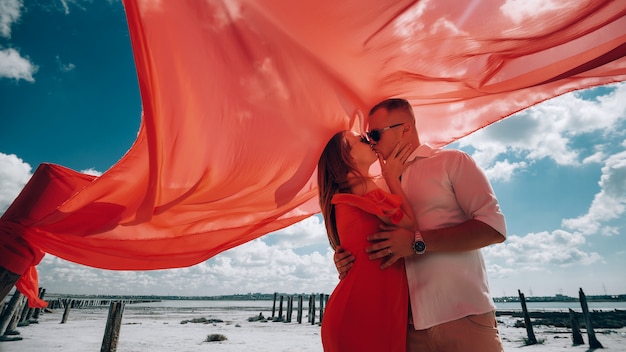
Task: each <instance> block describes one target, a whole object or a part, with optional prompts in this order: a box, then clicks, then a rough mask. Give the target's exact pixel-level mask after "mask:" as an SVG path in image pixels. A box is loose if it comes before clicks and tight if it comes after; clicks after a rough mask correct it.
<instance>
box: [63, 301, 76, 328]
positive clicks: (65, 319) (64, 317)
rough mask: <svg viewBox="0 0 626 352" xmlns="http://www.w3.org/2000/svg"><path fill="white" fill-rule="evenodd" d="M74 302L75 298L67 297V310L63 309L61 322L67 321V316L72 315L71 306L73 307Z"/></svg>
mask: <svg viewBox="0 0 626 352" xmlns="http://www.w3.org/2000/svg"><path fill="white" fill-rule="evenodd" d="M73 302H74V300H73V299H69V298H68V299H66V300H65V310H64V311H63V318H62V319H61V324H65V322H66V321H67V317H68V316H69V315H70V308H71V307H72V303H73Z"/></svg>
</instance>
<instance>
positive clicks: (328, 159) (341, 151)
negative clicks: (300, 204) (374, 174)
mask: <svg viewBox="0 0 626 352" xmlns="http://www.w3.org/2000/svg"><path fill="white" fill-rule="evenodd" d="M344 133H346V132H345V131H341V132H337V133H336V134H335V135H334V136H333V137H332V138H331V139H330V140H329V141H328V143H327V144H326V147H325V148H324V151H323V152H322V155H321V156H320V160H319V162H318V164H317V188H318V195H319V202H320V208H321V211H322V216H323V217H324V223H325V225H326V233H327V235H328V240H329V242H330V246H331V247H332V248H333V249H335V248H337V246H339V236H338V235H337V222H336V220H335V206H334V205H333V204H331V202H330V201H331V199H332V198H333V196H334V195H335V194H337V193H351V187H352V186H353V185H354V182H353V180H352V182H349V181H348V174H350V173H353V174H356V176H357V179H360V180H361V181H362V182H364V181H365V179H366V177H365V176H364V175H362V174H361V173H360V172H359V171H358V170H357V169H356V168H355V167H354V162H353V161H352V157H351V156H350V150H351V147H350V144H349V143H348V141H347V139H346V138H345V137H344ZM357 182H358V181H357Z"/></svg>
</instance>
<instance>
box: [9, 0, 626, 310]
mask: <svg viewBox="0 0 626 352" xmlns="http://www.w3.org/2000/svg"><path fill="white" fill-rule="evenodd" d="M520 4H521V5H524V4H525V2H523V1H513V0H509V1H505V0H462V1H461V0H437V1H434V0H430V1H429V0H426V1H382V0H343V1H322V0H314V1H313V0H299V1H288V0H283V1H278V0H274V1H272V0H263V1H261V0H257V1H254V0H247V1H232V0H228V1H227V0H223V1H218V0H212V1H197V0H180V1H154V0H124V6H125V9H126V15H127V20H128V26H129V32H130V36H131V41H132V47H133V52H134V55H135V62H136V66H137V74H138V78H139V86H140V91H141V96H142V104H143V116H142V124H141V128H140V131H139V134H138V136H137V140H136V142H135V144H134V145H133V146H132V147H131V149H130V150H129V151H128V152H127V154H126V155H124V156H123V158H122V159H121V160H120V161H119V162H118V163H117V164H115V165H114V166H113V167H111V169H109V170H108V171H106V172H105V173H104V174H103V175H102V176H100V177H93V176H89V175H84V174H81V173H78V172H76V171H73V170H69V169H67V168H64V167H62V166H58V165H51V164H42V165H40V166H39V168H38V169H37V170H36V172H35V173H34V175H33V177H32V179H31V180H30V182H29V183H28V184H27V185H26V187H25V188H24V189H23V191H22V192H21V193H20V195H19V196H18V197H17V199H16V200H15V201H14V202H13V204H12V205H11V206H10V208H9V209H8V210H7V211H6V213H5V214H4V215H3V216H2V218H0V265H2V266H3V267H4V268H6V269H8V270H10V271H12V272H14V273H17V274H24V273H27V275H23V276H22V278H21V279H20V283H19V285H20V286H19V287H22V288H23V289H24V290H25V291H27V292H29V293H30V294H29V296H30V298H31V299H34V298H35V297H33V296H34V294H33V292H35V293H36V292H37V290H36V288H37V280H36V277H37V276H36V272H35V273H34V274H33V271H32V270H33V267H34V266H35V265H37V263H38V262H39V261H40V260H41V258H42V256H43V253H44V252H47V253H51V254H53V255H56V256H58V257H61V258H64V259H67V260H70V261H73V262H76V263H80V264H84V265H88V266H92V267H97V268H104V269H113V270H148V269H163V268H175V267H185V266H190V265H194V264H197V263H200V262H202V261H204V260H206V259H208V258H210V257H212V256H214V255H216V254H218V253H220V252H222V251H224V250H227V249H229V248H232V247H235V246H237V245H240V244H242V243H245V242H247V241H250V240H252V239H254V238H257V237H259V236H262V235H264V234H267V233H269V232H272V231H275V230H278V229H280V228H283V227H285V226H288V225H291V224H293V223H295V222H298V221H300V220H302V219H304V218H306V217H308V216H311V215H312V214H315V213H317V212H318V211H319V208H318V205H317V198H316V182H315V166H316V163H317V159H318V156H319V154H320V153H321V150H322V148H323V147H324V145H325V143H326V142H327V140H328V139H329V138H330V137H331V136H332V135H333V134H334V133H335V132H336V131H338V130H341V129H346V128H350V129H353V130H357V131H359V130H362V129H363V121H362V116H363V113H367V111H368V109H369V107H371V106H372V105H374V104H375V103H377V102H378V101H380V100H382V99H385V98H389V97H404V98H407V99H408V100H409V101H410V102H411V104H412V105H413V107H414V109H415V113H416V116H417V120H418V121H417V127H418V129H419V131H420V137H421V139H422V140H423V141H424V142H428V143H431V144H432V145H435V146H441V145H445V144H447V143H450V142H452V141H454V140H456V139H458V138H461V137H463V136H465V135H467V134H469V133H471V132H473V131H475V130H478V129H480V128H482V127H485V126H487V125H489V124H491V123H493V122H495V121H498V120H500V119H502V118H504V117H506V116H508V115H510V114H512V113H514V112H516V111H519V110H521V109H524V108H527V107H529V106H531V105H533V104H536V103H538V102H541V101H543V100H546V99H548V98H551V97H554V96H557V95H560V94H563V93H565V92H569V91H572V90H576V89H581V88H586V87H592V86H597V85H601V84H607V83H611V82H618V81H624V80H626V58H625V55H626V44H625V43H626V16H625V14H626V2H625V1H609V0H606V1H600V0H554V1H550V2H537V3H536V5H537V6H528V5H526V7H527V8H526V9H524V8H516V5H520ZM33 302H34V301H31V302H30V304H36V302H35V303H33Z"/></svg>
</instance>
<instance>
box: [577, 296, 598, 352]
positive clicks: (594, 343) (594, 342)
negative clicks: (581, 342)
mask: <svg viewBox="0 0 626 352" xmlns="http://www.w3.org/2000/svg"><path fill="white" fill-rule="evenodd" d="M578 298H579V299H580V306H581V307H582V309H583V317H584V318H585V327H586V328H587V338H588V339H589V347H590V348H592V349H595V348H604V347H603V346H602V344H601V343H600V341H598V339H596V333H595V331H593V324H591V314H589V307H588V306H587V297H586V296H585V293H584V292H583V289H582V288H581V289H580V290H579V291H578Z"/></svg>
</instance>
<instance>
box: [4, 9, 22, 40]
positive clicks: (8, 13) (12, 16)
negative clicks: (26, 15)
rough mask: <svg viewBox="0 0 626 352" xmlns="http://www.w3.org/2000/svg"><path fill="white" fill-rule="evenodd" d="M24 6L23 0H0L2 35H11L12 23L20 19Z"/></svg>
mask: <svg viewBox="0 0 626 352" xmlns="http://www.w3.org/2000/svg"><path fill="white" fill-rule="evenodd" d="M23 6H24V4H23V2H22V1H21V0H0V35H2V36H3V37H5V38H10V37H11V25H12V24H13V23H15V22H17V21H18V20H19V19H20V16H21V12H22V7H23Z"/></svg>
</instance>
